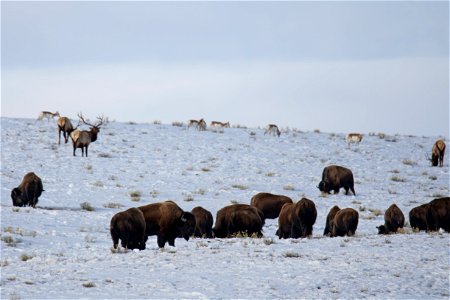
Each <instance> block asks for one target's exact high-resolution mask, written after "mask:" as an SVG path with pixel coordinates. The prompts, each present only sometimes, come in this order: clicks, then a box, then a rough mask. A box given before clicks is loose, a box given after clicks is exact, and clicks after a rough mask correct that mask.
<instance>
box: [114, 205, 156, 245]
mask: <svg viewBox="0 0 450 300" xmlns="http://www.w3.org/2000/svg"><path fill="white" fill-rule="evenodd" d="M145 226H146V224H145V218H144V214H143V213H142V211H141V210H140V209H138V208H130V209H128V210H125V211H122V212H119V213H117V214H115V215H114V216H113V217H112V218H111V223H110V227H109V231H110V233H111V238H112V240H113V247H114V249H117V246H118V244H119V240H121V244H122V247H124V248H127V249H139V250H144V249H145V242H146V241H147V239H148V237H147V235H146V234H145Z"/></svg>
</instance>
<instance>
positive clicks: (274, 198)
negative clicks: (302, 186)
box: [250, 193, 293, 219]
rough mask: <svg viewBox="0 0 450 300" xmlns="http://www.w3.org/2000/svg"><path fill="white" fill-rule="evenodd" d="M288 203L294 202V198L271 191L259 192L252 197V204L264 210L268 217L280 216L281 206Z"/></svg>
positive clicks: (265, 215) (265, 216)
mask: <svg viewBox="0 0 450 300" xmlns="http://www.w3.org/2000/svg"><path fill="white" fill-rule="evenodd" d="M286 203H293V202H292V199H291V198H289V197H287V196H283V195H274V194H270V193H258V194H256V195H254V196H253V197H252V200H251V202H250V204H251V205H252V206H254V207H256V208H258V209H260V210H261V211H262V212H263V214H264V218H266V219H276V218H278V216H279V215H280V211H281V208H282V207H283V205H284V204H286Z"/></svg>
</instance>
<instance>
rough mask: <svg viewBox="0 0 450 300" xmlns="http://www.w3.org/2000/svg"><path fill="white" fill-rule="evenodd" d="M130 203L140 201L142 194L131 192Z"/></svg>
mask: <svg viewBox="0 0 450 300" xmlns="http://www.w3.org/2000/svg"><path fill="white" fill-rule="evenodd" d="M129 194H130V197H131V201H134V202H139V201H141V197H142V192H141V191H131V192H130V193H129Z"/></svg>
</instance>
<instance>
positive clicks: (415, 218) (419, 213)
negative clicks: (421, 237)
mask: <svg viewBox="0 0 450 300" xmlns="http://www.w3.org/2000/svg"><path fill="white" fill-rule="evenodd" d="M429 206H430V204H429V203H425V204H422V205H420V206H417V207H414V208H413V209H411V210H410V212H409V224H410V225H411V227H412V228H413V229H414V230H419V231H420V230H428V223H427V213H428V207H429Z"/></svg>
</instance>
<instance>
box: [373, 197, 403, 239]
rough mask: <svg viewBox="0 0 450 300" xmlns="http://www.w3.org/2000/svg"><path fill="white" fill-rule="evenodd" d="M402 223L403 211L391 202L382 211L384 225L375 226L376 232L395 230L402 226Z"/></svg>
mask: <svg viewBox="0 0 450 300" xmlns="http://www.w3.org/2000/svg"><path fill="white" fill-rule="evenodd" d="M403 225H405V216H404V215H403V212H402V211H401V209H400V208H399V207H398V206H397V205H395V204H392V205H391V206H389V208H388V209H387V210H386V212H385V213H384V225H380V226H378V227H377V229H378V234H389V233H391V232H397V230H398V229H399V228H403Z"/></svg>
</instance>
